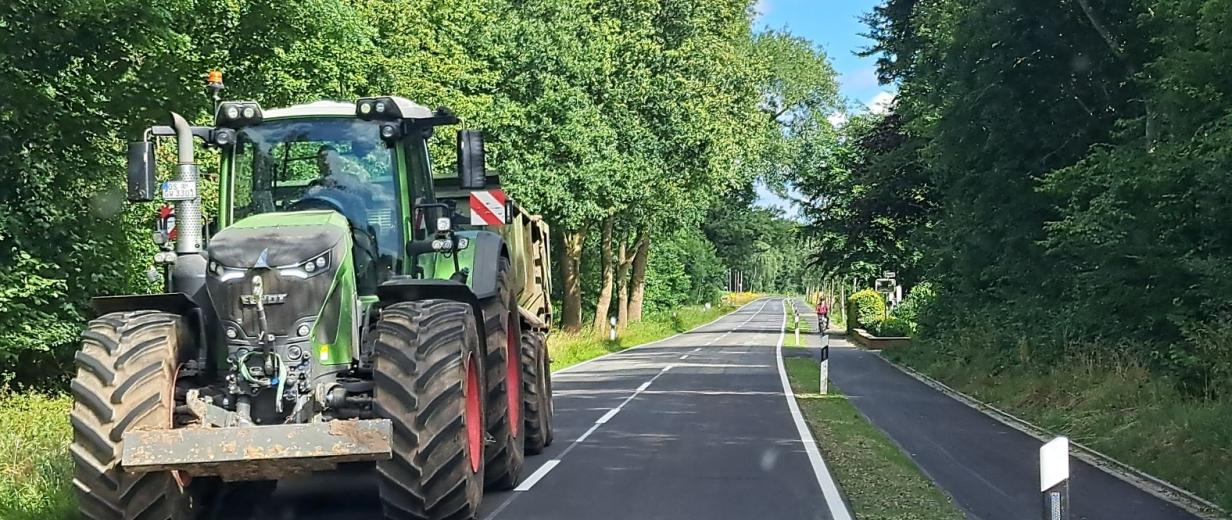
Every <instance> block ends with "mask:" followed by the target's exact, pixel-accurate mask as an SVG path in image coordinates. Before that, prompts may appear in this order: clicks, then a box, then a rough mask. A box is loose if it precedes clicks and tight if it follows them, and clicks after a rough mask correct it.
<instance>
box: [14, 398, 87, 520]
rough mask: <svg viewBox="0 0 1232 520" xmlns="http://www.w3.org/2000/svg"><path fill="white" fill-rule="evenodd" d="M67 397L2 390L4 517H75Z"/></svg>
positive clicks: (28, 519)
mask: <svg viewBox="0 0 1232 520" xmlns="http://www.w3.org/2000/svg"><path fill="white" fill-rule="evenodd" d="M71 406H72V402H71V400H70V399H69V398H68V397H67V396H47V395H43V394H18V393H14V392H11V391H4V390H0V518H3V519H5V520H36V519H37V520H48V519H62V518H64V519H67V518H71V517H72V515H73V513H74V512H75V509H76V507H75V501H74V499H73V497H72V489H71V483H72V471H73V465H72V462H71V461H70V459H69V457H68V444H69V439H70V438H71V436H72V430H71V429H70V427H69V423H68V412H69V408H70V407H71Z"/></svg>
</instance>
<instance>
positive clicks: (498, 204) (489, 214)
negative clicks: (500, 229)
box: [470, 190, 506, 226]
mask: <svg viewBox="0 0 1232 520" xmlns="http://www.w3.org/2000/svg"><path fill="white" fill-rule="evenodd" d="M505 200H506V199H505V192H504V191H502V190H486V191H472V192H471V204H470V205H471V225H472V226H499V225H501V224H504V223H505Z"/></svg>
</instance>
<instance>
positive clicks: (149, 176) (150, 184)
mask: <svg viewBox="0 0 1232 520" xmlns="http://www.w3.org/2000/svg"><path fill="white" fill-rule="evenodd" d="M156 166H157V165H156V163H155V159H154V143H152V142H150V141H139V142H135V143H128V200H129V201H130V202H149V201H152V200H154V194H155V189H154V188H155V185H154V171H155V169H156Z"/></svg>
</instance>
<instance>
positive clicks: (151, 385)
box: [69, 311, 207, 520]
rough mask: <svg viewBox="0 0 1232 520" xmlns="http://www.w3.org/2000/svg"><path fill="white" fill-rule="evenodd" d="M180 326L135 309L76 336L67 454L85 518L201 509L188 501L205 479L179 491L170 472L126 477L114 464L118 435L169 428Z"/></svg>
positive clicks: (113, 519) (123, 519)
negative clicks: (70, 436) (78, 339)
mask: <svg viewBox="0 0 1232 520" xmlns="http://www.w3.org/2000/svg"><path fill="white" fill-rule="evenodd" d="M184 327H185V324H184V323H183V319H182V318H181V317H180V316H177V315H174V314H169V313H165V312H157V311H136V312H116V313H111V314H107V315H104V316H102V317H100V318H98V319H95V320H93V321H91V322H90V323H89V324H88V325H86V330H85V331H84V332H82V334H81V350H78V351H77V354H76V355H75V356H74V358H73V359H74V362H75V364H76V365H77V377H74V378H73V381H72V383H71V389H72V394H73V409H72V412H71V413H70V414H69V421H70V423H71V424H72V428H73V443H72V444H71V445H70V446H69V453H70V454H71V455H72V458H73V463H74V466H75V468H74V471H73V487H74V488H76V490H77V502H78V507H79V510H80V512H81V516H82V517H83V518H89V519H93V520H133V519H136V518H141V519H142V520H147V519H154V520H169V519H176V520H179V519H186V518H191V517H192V516H194V515H195V514H196V513H198V512H199V511H200V510H201V509H204V508H203V507H202V504H200V503H195V501H194V500H193V498H194V494H195V492H199V491H201V490H202V489H203V488H204V487H205V486H206V485H207V482H200V483H194V485H191V486H186V487H181V486H180V484H179V483H178V482H177V480H176V478H175V477H174V476H173V474H172V473H171V472H167V471H158V472H151V473H130V472H127V471H125V470H124V468H122V467H121V466H120V462H121V461H120V458H121V455H122V454H123V452H124V446H123V443H122V439H123V435H124V432H127V431H130V430H135V429H139V428H163V429H169V428H171V427H172V414H173V413H174V403H175V400H174V389H173V387H174V385H175V376H176V372H177V369H178V355H179V349H180V338H181V336H180V333H181V331H182V330H184ZM203 480H204V479H203ZM194 488H195V489H194Z"/></svg>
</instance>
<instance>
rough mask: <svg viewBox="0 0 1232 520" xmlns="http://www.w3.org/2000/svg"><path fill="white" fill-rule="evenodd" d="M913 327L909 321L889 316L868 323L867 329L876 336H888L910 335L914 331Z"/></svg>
mask: <svg viewBox="0 0 1232 520" xmlns="http://www.w3.org/2000/svg"><path fill="white" fill-rule="evenodd" d="M914 329H915V327H914V326H913V325H912V324H911V322H909V321H907V320H904V319H901V318H895V317H893V316H890V317H889V318H886V319H884V320H877V321H874V322H872V323H871V324H869V326H868V331H869V332H870V333H871V334H872V335H874V336H877V337H881V338H890V337H901V336H911V335H912V334H913V333H914Z"/></svg>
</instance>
